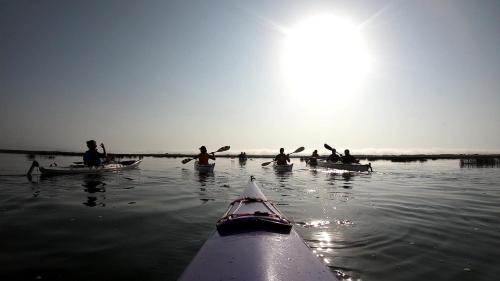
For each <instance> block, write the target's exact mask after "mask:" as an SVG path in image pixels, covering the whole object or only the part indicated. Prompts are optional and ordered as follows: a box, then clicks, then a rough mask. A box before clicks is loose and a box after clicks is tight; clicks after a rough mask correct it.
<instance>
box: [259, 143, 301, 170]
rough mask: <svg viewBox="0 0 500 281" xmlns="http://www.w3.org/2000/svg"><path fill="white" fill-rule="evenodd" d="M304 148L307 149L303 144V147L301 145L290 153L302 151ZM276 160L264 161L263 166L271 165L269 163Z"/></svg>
mask: <svg viewBox="0 0 500 281" xmlns="http://www.w3.org/2000/svg"><path fill="white" fill-rule="evenodd" d="M304 149H305V148H304V147H303V146H301V147H299V148H297V149H295V151H294V152H292V153H289V154H288V155H290V154H294V153H299V152H302V151H304ZM274 161H275V160H273V161H269V162H264V163H262V164H261V165H262V167H264V166H267V165H269V164H271V163H273V162H274Z"/></svg>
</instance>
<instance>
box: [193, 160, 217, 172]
mask: <svg viewBox="0 0 500 281" xmlns="http://www.w3.org/2000/svg"><path fill="white" fill-rule="evenodd" d="M214 168H215V163H211V164H208V165H202V164H200V163H198V161H195V162H194V169H195V170H197V171H199V172H202V173H210V172H213V171H214Z"/></svg>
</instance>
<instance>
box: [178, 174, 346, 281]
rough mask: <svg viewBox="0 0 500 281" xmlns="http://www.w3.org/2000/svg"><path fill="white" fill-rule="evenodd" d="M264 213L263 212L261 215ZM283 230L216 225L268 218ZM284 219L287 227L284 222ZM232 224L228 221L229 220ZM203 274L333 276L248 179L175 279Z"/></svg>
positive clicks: (267, 277)
mask: <svg viewBox="0 0 500 281" xmlns="http://www.w3.org/2000/svg"><path fill="white" fill-rule="evenodd" d="M265 213H267V215H264V214H265ZM271 214H272V215H274V219H275V221H277V222H280V223H282V225H283V229H282V230H284V231H274V230H269V229H267V230H266V229H265V227H264V228H258V229H257V230H252V229H242V228H240V227H239V226H238V228H237V230H238V231H235V232H233V233H231V232H226V231H221V225H224V224H226V223H227V222H228V221H231V220H236V221H237V220H240V219H241V220H243V221H244V220H245V219H247V218H248V217H251V216H252V215H254V216H255V217H257V218H262V219H266V218H272V217H273V216H271ZM287 225H288V231H286V226H287ZM233 226H234V225H233ZM179 280H182V281H193V280H208V281H212V280H213V281H215V280H217V281H225V280H290V281H295V280H337V279H336V277H335V276H334V274H333V273H332V272H331V271H330V270H329V269H328V267H326V266H325V265H324V264H323V263H322V262H321V261H320V260H319V259H318V258H317V257H316V256H314V254H313V253H312V251H311V249H310V248H309V247H308V246H307V245H306V244H305V243H304V241H303V240H302V238H301V237H300V236H299V234H298V233H297V232H296V231H295V230H294V229H293V227H292V224H291V223H290V222H289V221H288V220H287V219H286V218H285V217H284V216H283V215H282V214H281V213H280V212H279V210H278V209H277V208H276V207H275V206H274V204H272V203H271V202H269V201H268V200H267V198H266V197H265V196H264V194H263V193H262V191H261V190H260V189H259V188H258V186H257V185H256V184H255V182H254V181H250V182H249V185H248V187H247V188H246V189H245V191H244V192H243V194H242V195H241V196H240V198H239V199H237V200H235V201H234V202H233V203H232V204H231V205H230V207H229V209H228V210H227V212H226V213H225V215H224V217H223V218H222V219H220V220H219V222H218V223H217V230H216V231H215V232H214V233H213V234H212V235H211V237H210V238H209V239H208V240H207V241H206V242H205V244H204V245H203V246H202V248H201V249H200V250H199V251H198V253H197V254H196V256H195V257H194V258H193V260H192V261H191V263H190V264H189V266H188V267H187V268H186V270H185V271H184V273H183V274H182V275H181V277H180V279H179Z"/></svg>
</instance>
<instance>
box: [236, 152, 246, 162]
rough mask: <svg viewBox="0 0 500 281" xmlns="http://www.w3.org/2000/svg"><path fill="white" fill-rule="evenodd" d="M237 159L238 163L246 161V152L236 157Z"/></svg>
mask: <svg viewBox="0 0 500 281" xmlns="http://www.w3.org/2000/svg"><path fill="white" fill-rule="evenodd" d="M238 158H239V159H240V161H245V160H247V154H246V152H241V153H240V155H239V156H238Z"/></svg>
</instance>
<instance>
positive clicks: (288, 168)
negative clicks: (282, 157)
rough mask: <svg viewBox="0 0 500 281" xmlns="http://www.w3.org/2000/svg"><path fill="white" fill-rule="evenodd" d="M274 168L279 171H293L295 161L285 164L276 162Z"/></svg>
mask: <svg viewBox="0 0 500 281" xmlns="http://www.w3.org/2000/svg"><path fill="white" fill-rule="evenodd" d="M274 169H275V170H276V171H278V172H291V171H292V169H293V163H292V164H285V165H278V164H274Z"/></svg>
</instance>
